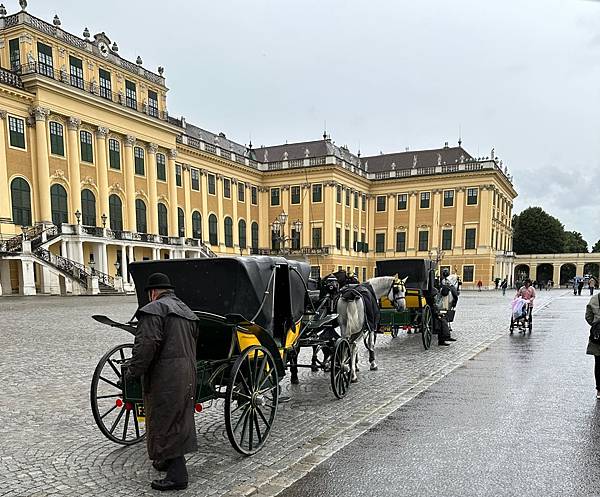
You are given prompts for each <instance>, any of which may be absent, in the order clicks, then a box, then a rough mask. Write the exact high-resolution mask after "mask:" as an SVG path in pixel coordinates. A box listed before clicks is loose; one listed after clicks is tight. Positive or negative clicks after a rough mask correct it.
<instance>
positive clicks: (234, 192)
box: [231, 178, 240, 253]
mask: <svg viewBox="0 0 600 497" xmlns="http://www.w3.org/2000/svg"><path fill="white" fill-rule="evenodd" d="M239 186H240V184H239V183H238V181H237V179H235V178H231V205H232V206H233V209H232V210H233V213H232V215H231V218H232V221H233V246H234V248H235V249H236V250H238V249H239V247H240V232H239V230H238V229H239V222H238V221H239V219H238V188H239ZM234 187H235V188H234ZM238 253H239V252H238Z"/></svg>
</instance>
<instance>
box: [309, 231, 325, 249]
mask: <svg viewBox="0 0 600 497" xmlns="http://www.w3.org/2000/svg"><path fill="white" fill-rule="evenodd" d="M322 233H323V228H313V229H312V246H313V248H316V249H319V248H321V246H322V245H321V240H322Z"/></svg>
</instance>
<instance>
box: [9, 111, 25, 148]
mask: <svg viewBox="0 0 600 497" xmlns="http://www.w3.org/2000/svg"><path fill="white" fill-rule="evenodd" d="M8 132H9V133H8V134H9V138H10V146H11V147H16V148H25V121H24V120H23V119H19V118H18V117H12V116H8Z"/></svg>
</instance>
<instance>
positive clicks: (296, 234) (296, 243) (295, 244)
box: [292, 228, 300, 250]
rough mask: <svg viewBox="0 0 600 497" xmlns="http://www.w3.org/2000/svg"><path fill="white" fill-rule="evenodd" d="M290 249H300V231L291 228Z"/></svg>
mask: <svg viewBox="0 0 600 497" xmlns="http://www.w3.org/2000/svg"><path fill="white" fill-rule="evenodd" d="M292 250H300V231H297V230H296V229H295V228H292Z"/></svg>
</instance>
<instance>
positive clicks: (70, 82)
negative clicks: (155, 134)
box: [19, 62, 168, 121]
mask: <svg viewBox="0 0 600 497" xmlns="http://www.w3.org/2000/svg"><path fill="white" fill-rule="evenodd" d="M19 74H20V75H21V76H26V75H28V74H40V75H42V76H44V77H46V78H49V79H53V80H55V81H58V82H59V83H62V84H64V85H66V86H70V87H71V88H76V89H78V90H80V91H82V92H86V93H89V94H91V95H95V96H97V97H99V98H102V99H104V100H107V101H109V102H113V103H115V104H119V105H122V106H123V107H126V108H128V109H131V110H135V111H137V112H139V113H141V114H145V115H147V116H149V117H155V118H156V119H160V120H161V121H166V120H168V115H167V113H166V112H160V113H159V115H157V116H153V115H152V114H151V113H150V111H149V107H148V105H147V104H143V103H139V102H137V101H135V102H134V103H133V104H132V101H131V100H129V101H128V99H127V98H126V97H125V94H124V93H123V92H120V93H114V92H112V91H109V90H107V89H106V88H104V89H103V90H102V92H101V91H100V85H99V84H98V83H95V82H93V83H89V82H88V81H83V80H81V79H80V78H72V77H71V74H70V73H68V72H67V71H66V70H61V71H59V70H57V69H54V68H53V67H52V66H48V65H46V64H40V63H39V62H29V63H27V64H23V65H21V67H20V68H19Z"/></svg>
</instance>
